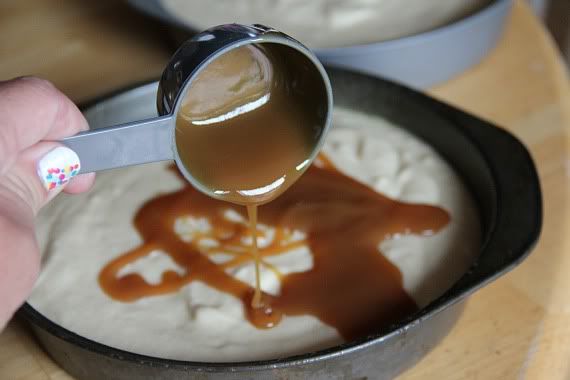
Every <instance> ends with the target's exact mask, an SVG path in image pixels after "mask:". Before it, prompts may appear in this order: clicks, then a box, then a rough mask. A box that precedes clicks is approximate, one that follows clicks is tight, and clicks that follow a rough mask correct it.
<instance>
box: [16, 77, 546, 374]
mask: <svg viewBox="0 0 570 380" xmlns="http://www.w3.org/2000/svg"><path fill="white" fill-rule="evenodd" d="M328 72H329V75H330V78H331V81H332V85H333V92H334V96H335V102H336V104H337V105H338V106H341V107H346V108H350V109H353V110H357V111H359V112H364V113H368V114H371V115H380V116H382V117H383V118H385V119H388V120H389V121H391V122H392V123H394V124H395V125H398V126H400V127H401V128H404V129H406V130H407V131H409V132H411V133H413V134H415V135H416V136H418V137H419V138H421V139H423V140H424V141H426V142H427V143H429V144H431V145H432V146H433V147H434V148H435V149H436V150H437V151H438V152H439V153H440V154H441V155H442V156H443V157H444V158H445V159H446V160H447V161H448V162H449V163H450V164H451V165H452V166H453V167H454V169H455V170H456V172H457V173H459V175H460V176H461V177H462V179H463V181H464V182H465V184H466V185H467V188H468V189H469V190H470V192H471V193H472V195H473V197H474V199H475V200H476V204H477V206H478V209H479V214H480V221H481V227H482V232H483V235H482V236H483V239H482V241H481V247H480V252H479V255H478V257H477V258H476V259H475V261H474V262H473V264H472V265H471V267H470V269H469V270H468V271H467V272H466V273H465V274H464V275H463V276H462V277H461V278H460V279H459V280H458V282H457V283H455V284H454V285H453V286H452V287H451V288H450V289H449V290H447V291H446V292H445V293H444V294H443V295H442V296H441V297H439V298H437V299H435V300H434V301H432V302H431V303H430V304H429V305H428V306H426V307H424V308H423V309H421V310H419V311H418V312H417V313H415V314H414V315H411V316H410V317H408V318H407V319H405V320H402V321H400V322H398V323H396V324H393V325H391V326H389V327H387V328H385V329H384V330H383V331H381V332H379V333H376V334H372V335H369V336H366V337H364V338H362V339H359V340H356V341H351V342H347V343H345V344H343V345H340V346H336V347H332V348H330V349H327V350H323V351H317V352H312V353H307V354H303V355H297V356H291V357H285V358H279V359H275V360H264V361H254V362H236V363H205V362H190V361H178V360H167V359H161V358H155V357H149V356H143V355H138V354H136V353H132V352H126V351H122V350H118V349H115V348H113V347H109V346H105V345H103V344H100V343H97V342H94V341H92V340H89V339H86V338H85V337H81V336H79V335H77V334H75V333H73V332H72V331H69V330H67V329H65V328H64V327H62V326H59V325H57V324H56V323H54V322H52V321H50V320H49V319H48V318H46V317H45V316H43V315H42V314H41V313H40V312H39V311H37V310H35V309H34V308H33V307H32V306H31V305H29V304H25V305H24V306H23V307H22V308H21V309H20V311H19V316H20V317H23V318H25V319H26V320H27V321H28V322H29V323H30V324H31V326H32V328H33V331H34V332H35V334H36V335H37V337H38V339H39V341H40V343H41V344H42V346H43V347H44V348H45V350H46V351H47V352H48V353H49V354H50V355H51V356H52V357H53V358H54V360H55V361H56V362H57V363H59V365H61V366H62V367H63V368H64V369H65V370H66V371H68V372H69V373H70V374H72V375H73V376H76V377H77V378H79V379H120V380H123V379H188V378H196V379H240V380H244V379H303V380H305V379H309V380H317V379H318V380H321V379H323V380H324V379H390V378H392V377H394V376H395V375H396V374H398V373H400V372H402V371H403V370H405V369H406V368H408V367H410V366H411V365H413V364H414V363H416V362H417V361H418V360H419V359H420V358H421V357H422V356H424V355H425V354H426V353H427V352H428V351H429V350H430V349H432V348H433V347H434V346H435V345H436V344H437V343H438V342H439V341H440V340H441V339H442V338H443V337H444V336H445V335H446V334H447V333H448V332H449V330H450V329H451V328H452V326H453V325H454V323H455V321H456V320H457V318H458V316H459V315H460V312H461V310H462V307H463V303H464V301H465V299H466V298H467V296H468V295H469V294H471V293H472V292H474V291H475V290H477V289H478V288H480V287H482V286H484V285H485V284H487V283H488V282H490V281H492V280H493V279H495V278H497V277H499V276H501V275H502V274H504V273H505V272H507V271H508V270H510V269H511V268H513V267H514V266H515V265H516V264H518V263H519V262H520V261H521V260H523V259H524V258H525V257H526V256H527V255H528V254H529V252H530V250H531V248H532V247H533V246H534V244H535V243H536V241H537V239H538V237H539V233H540V228H541V220H542V211H541V210H542V206H541V193H540V187H539V183H538V178H537V174H536V170H535V167H534V165H533V162H532V160H531V158H530V156H529V154H528V152H527V151H526V149H525V148H524V146H523V145H522V144H521V143H520V142H519V141H518V140H516V139H515V138H514V137H513V136H511V135H510V134H509V133H507V132H505V131H504V130H503V129H501V128H498V127H496V126H493V125H491V124H490V123H488V122H485V121H483V120H480V119H478V118H476V117H474V116H471V115H468V114H466V113H464V112H462V111H460V110H457V109H455V108H453V107H451V106H448V105H446V104H443V103H441V102H439V101H437V100H434V99H432V98H430V97H428V96H426V95H423V94H421V93H418V92H416V91H414V90H411V89H409V88H406V87H403V86H401V85H398V84H395V83H393V82H389V81H386V80H383V79H379V78H375V77H372V76H368V75H364V74H359V73H354V72H351V71H347V70H343V69H335V68H329V69H328ZM156 89H157V84H156V83H150V84H146V85H143V86H138V87H135V88H132V89H130V90H126V91H124V92H121V93H119V94H115V95H113V96H110V97H107V98H105V99H103V100H100V101H97V102H95V103H94V104H93V105H91V106H89V107H88V108H87V109H86V112H85V114H86V117H87V118H88V120H89V122H90V124H91V126H92V127H101V126H107V125H111V124H114V123H119V122H126V121H132V120H136V119H144V118H147V117H150V116H153V115H155V114H156V110H155V99H156ZM521 210H524V214H521ZM94 286H95V285H94ZM70 291H72V290H70ZM77 307H81V305H77ZM97 317H98V316H97V315H94V316H93V318H97ZM109 323H112V322H111V321H109ZM118 333H120V332H118ZM140 333H141V334H144V333H145V332H144V331H141V332H140ZM188 344H192V342H188Z"/></svg>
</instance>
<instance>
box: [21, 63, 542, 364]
mask: <svg viewBox="0 0 570 380" xmlns="http://www.w3.org/2000/svg"><path fill="white" fill-rule="evenodd" d="M328 70H329V71H332V72H336V73H340V74H342V75H344V74H347V75H358V76H366V77H367V78H366V79H367V80H369V81H372V82H374V81H379V82H382V84H383V86H388V87H390V88H392V89H394V90H397V91H399V92H404V93H406V95H408V96H409V97H410V98H415V99H416V102H417V103H418V104H420V103H421V104H422V105H424V106H426V107H429V108H430V109H431V110H432V111H433V112H435V113H437V114H438V116H439V117H441V118H444V119H446V120H447V121H450V122H451V123H450V124H451V125H453V126H454V127H455V128H456V129H457V130H458V131H459V132H460V133H461V134H462V135H463V136H464V137H466V138H467V139H468V140H469V142H470V143H471V144H472V145H473V147H474V148H475V149H476V150H477V153H478V154H480V156H481V157H482V158H483V159H484V161H485V163H486V164H487V166H488V168H489V169H490V171H491V176H492V177H493V178H492V179H493V181H494V183H495V185H496V186H499V184H500V182H501V181H500V180H499V178H498V174H497V173H496V170H495V167H494V164H497V161H496V160H497V158H496V157H495V159H494V160H493V158H491V157H490V156H489V151H487V150H486V149H484V146H483V145H482V142H481V140H480V139H478V138H477V137H476V136H473V135H472V133H471V131H470V128H466V127H465V126H461V125H460V123H458V122H457V121H454V120H450V118H449V117H447V116H446V112H444V111H449V110H453V112H454V113H456V114H458V115H460V117H461V118H462V119H463V121H465V120H467V121H471V122H473V123H479V124H481V125H480V126H479V127H481V128H483V129H485V128H491V129H493V130H494V131H493V134H495V135H496V136H500V137H501V138H503V139H506V140H508V143H509V144H512V145H513V146H514V147H516V148H517V149H518V152H517V153H518V154H519V155H521V157H522V160H524V161H525V162H523V163H522V164H523V165H522V166H524V167H525V168H527V169H528V170H529V171H530V172H528V173H526V174H527V175H528V177H529V183H528V186H529V190H528V193H529V194H530V198H531V204H530V207H531V208H532V210H531V211H532V214H531V215H530V216H529V217H530V220H533V221H535V222H534V223H533V225H532V228H530V229H529V230H528V231H527V235H526V239H524V240H523V241H521V242H519V244H518V247H517V248H516V250H513V251H512V252H510V253H511V256H512V258H509V259H507V260H506V261H505V262H504V263H501V264H497V265H495V267H494V268H492V269H491V270H489V269H488V268H484V269H481V268H479V266H480V264H479V259H480V258H481V257H484V256H486V255H490V254H492V253H493V251H492V247H490V243H491V242H493V241H494V240H496V239H497V238H500V235H501V233H502V232H504V231H501V227H500V226H497V225H492V226H491V227H490V229H489V231H488V233H487V237H486V239H485V240H484V242H483V244H482V248H481V249H480V252H479V256H478V257H477V259H475V262H474V263H473V265H472V266H471V267H470V268H469V269H468V271H467V272H466V273H465V274H464V275H463V276H462V277H461V278H460V279H459V280H458V281H457V283H456V284H455V285H453V286H452V287H451V288H450V289H448V290H447V291H446V292H445V293H444V294H443V295H441V296H440V297H438V298H436V299H435V300H433V301H432V302H431V303H429V304H428V305H427V306H425V307H424V308H422V309H421V310H419V311H418V312H416V313H414V314H413V315H410V316H409V317H407V318H405V319H403V320H402V321H400V322H398V323H395V324H393V325H391V326H389V327H387V328H386V329H384V330H382V331H380V332H378V333H374V334H371V335H369V336H366V337H363V338H360V339H357V340H354V341H351V342H346V343H343V344H341V345H337V346H334V347H331V348H327V349H324V350H318V351H315V352H310V353H304V354H299V355H293V356H288V357H283V358H278V359H270V360H259V361H244V362H220V363H211V362H198V361H184V360H173V359H165V358H159V357H152V356H147V355H141V354H136V353H133V352H128V351H124V350H121V349H117V348H113V347H110V346H107V345H105V344H102V343H98V342H95V341H93V340H90V339H88V338H85V337H82V336H80V335H78V334H76V333H74V332H72V331H70V330H67V329H66V328H64V327H62V326H60V325H58V324H57V323H55V322H53V321H51V320H50V319H49V318H47V317H45V316H44V315H42V314H41V313H40V312H39V311H37V310H36V309H34V307H33V306H31V305H30V304H29V303H25V304H24V305H23V306H22V307H21V308H20V310H19V311H18V315H19V316H21V317H22V318H24V319H25V320H27V321H28V322H30V323H32V324H33V325H35V326H37V327H39V328H40V329H43V330H46V331H47V332H49V333H50V334H52V335H54V336H56V337H58V338H60V339H62V340H64V341H67V342H69V343H71V344H73V345H75V346H79V347H81V348H84V349H86V350H89V351H91V352H95V353H98V354H102V355H104V356H108V357H112V358H115V359H118V360H121V361H129V362H134V363H137V364H141V365H147V366H150V367H164V368H170V367H173V368H180V369H186V370H187V369H189V368H191V369H192V370H194V371H200V372H220V371H225V372H227V371H231V372H243V371H256V370H271V369H281V368H287V367H294V366H298V365H306V364H310V363H315V362H319V361H323V360H328V359H333V358H336V357H339V356H344V355H347V354H353V353H357V352H359V351H361V350H365V349H366V348H368V347H370V346H373V345H377V344H379V343H381V342H384V341H386V340H389V339H391V338H392V337H394V336H396V335H400V334H403V333H405V332H406V331H408V330H410V329H413V328H415V327H417V326H418V325H420V324H421V323H422V321H424V320H426V319H429V318H431V317H432V316H434V315H436V314H438V313H440V312H441V311H443V310H444V309H447V308H449V307H450V306H452V305H454V304H456V303H458V302H460V301H461V300H463V299H464V298H466V297H467V296H469V295H470V294H471V293H473V292H475V291H476V290H477V289H479V288H481V287H483V286H485V285H486V284H488V283H489V282H491V281H493V280H494V279H496V278H498V277H500V276H502V275H503V274H505V273H506V272H508V271H510V270H511V269H513V268H514V267H515V266H516V265H518V264H519V263H520V262H521V261H522V260H524V259H525V258H526V257H527V256H528V254H529V253H530V251H531V249H532V248H533V247H534V245H535V244H536V242H537V240H538V236H539V235H540V230H541V224H542V223H541V221H542V206H541V194H540V187H539V182H538V175H537V173H536V170H535V168H534V165H533V162H532V158H531V157H530V154H529V153H528V151H526V149H525V148H524V146H523V145H522V144H521V143H520V141H519V140H518V139H516V138H515V137H514V136H512V135H511V134H509V133H508V132H506V131H505V130H503V129H500V128H496V127H493V126H492V125H491V124H489V123H486V122H484V121H482V120H481V119H478V118H475V117H473V116H470V115H468V114H466V113H463V112H462V111H458V110H457V109H455V108H453V107H451V106H449V105H447V104H444V103H442V102H441V101H438V100H435V99H432V98H430V97H428V96H426V95H423V94H420V93H418V92H416V91H414V90H411V89H409V88H407V87H405V86H403V85H400V84H397V83H394V82H389V81H386V80H384V79H378V78H375V77H371V76H367V75H364V74H350V73H349V72H348V71H346V70H342V69H330V68H329V69H328ZM139 86H140V84H139V85H137V86H132V87H129V88H135V87H139ZM124 91H125V90H124V89H123V90H121V91H117V92H114V95H117V94H119V93H123V92H124ZM108 97H110V96H109V95H107V96H104V97H101V98H100V99H103V98H108ZM100 99H99V100H100ZM89 103H90V104H93V103H94V102H89ZM504 192H505V189H502V188H499V187H498V188H497V189H496V193H498V194H504ZM504 211H505V210H502V209H501V208H500V207H497V210H496V212H495V213H496V215H494V217H493V218H492V219H493V220H494V219H501V218H502V217H503V216H504V215H503V214H509V215H507V216H506V218H507V219H509V218H510V220H513V215H512V214H513V211H511V212H510V213H505V212H504ZM490 250H491V251H490Z"/></svg>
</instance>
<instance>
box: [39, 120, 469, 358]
mask: <svg viewBox="0 0 570 380" xmlns="http://www.w3.org/2000/svg"><path fill="white" fill-rule="evenodd" d="M324 153H325V154H326V155H327V156H328V158H329V159H330V160H331V161H332V162H333V163H334V164H335V166H337V168H338V169H339V170H341V171H342V172H344V173H345V174H347V175H350V176H352V177H354V178H356V179H357V180H359V181H361V182H363V183H365V184H368V185H369V186H370V187H372V188H374V189H376V190H377V191H379V192H381V193H383V194H385V195H387V196H389V197H391V198H394V199H399V200H403V201H407V202H414V203H427V204H431V205H437V206H440V207H442V208H444V209H445V210H447V211H448V212H449V213H450V215H451V222H450V224H449V225H448V226H446V227H445V228H444V229H443V230H442V231H441V232H439V233H438V234H436V235H435V236H431V237H420V236H402V237H397V236H396V237H394V238H393V239H391V240H387V241H383V242H379V243H378V244H379V248H380V247H381V248H382V251H383V252H384V254H385V256H386V257H387V258H388V259H389V260H391V261H392V262H393V263H395V264H396V265H397V266H398V267H399V268H400V269H401V271H402V272H403V278H404V288H405V289H406V290H407V291H408V292H409V293H410V295H411V296H412V297H413V298H414V300H415V301H416V302H417V303H418V305H419V306H420V307H422V306H425V305H426V304H427V303H429V302H430V301H431V300H433V299H434V298H436V297H437V296H439V295H441V294H442V293H443V292H444V291H445V290H446V289H448V288H449V287H450V286H451V285H452V284H453V283H454V281H456V280H457V279H458V278H459V277H460V276H461V275H462V274H463V273H464V272H465V270H466V269H467V268H468V266H469V265H470V263H471V262H472V260H473V259H474V257H475V256H476V255H477V253H478V247H479V242H480V231H479V221H478V217H477V213H476V209H475V206H474V203H473V201H472V199H471V197H470V195H469V193H468V192H467V190H466V189H465V187H464V186H463V184H462V183H461V181H460V179H459V178H458V176H457V175H456V174H455V173H454V172H453V170H452V169H451V168H450V167H449V166H448V165H447V164H446V163H445V162H444V161H443V160H442V159H441V158H440V157H439V156H438V155H437V154H436V152H435V151H434V150H433V149H432V148H430V147H429V146H427V145H426V144H425V143H423V142H422V141H420V140H418V139H417V138H415V137H413V136H412V135H410V134H408V133H407V132H405V131H403V130H402V129H399V128H397V127H395V126H393V125H390V124H389V123H388V122H387V121H385V120H383V119H380V118H378V117H371V116H368V115H365V114H361V113H356V112H353V111H348V110H344V109H336V110H335V113H334V127H333V129H332V130H331V132H330V134H329V136H328V137H327V140H326V142H325V147H324ZM167 166H168V164H165V163H158V164H151V165H144V166H139V167H131V168H128V169H121V170H115V171H110V172H106V173H100V174H99V175H98V179H97V183H96V185H95V188H94V189H93V190H92V191H91V192H90V193H88V194H85V195H80V196H73V197H70V196H60V197H58V199H57V200H56V201H54V202H53V203H52V204H51V205H49V206H48V207H47V208H46V209H44V210H43V211H42V212H41V214H40V216H39V219H38V234H39V239H40V242H41V246H42V251H43V270H42V273H41V275H40V278H39V281H38V283H37V285H36V287H35V289H34V292H33V294H32V296H31V297H30V300H29V302H30V303H31V304H32V306H34V307H35V308H37V309H38V310H39V311H40V312H41V313H43V314H44V315H46V316H47V317H48V318H50V319H52V320H53V321H54V322H56V323H58V324H60V325H62V326H63V327H65V328H67V329H69V330H71V331H73V332H75V333H77V334H79V335H82V336H85V337H87V338H90V339H92V340H95V341H97V342H100V343H104V344H107V345H109V346H113V347H117V348H120V349H124V350H128V351H132V352H135V353H140V354H146V355H150V356H156V357H163V358H170V359H181V360H196V361H208V362H224V361H245V360H256V359H270V358H277V357H282V356H289V355H292V354H300V353H303V352H307V351H312V350H315V349H319V348H325V347H330V346H331V345H334V344H336V343H339V342H341V341H342V339H341V337H340V335H339V334H338V333H337V331H336V330H335V329H334V328H332V327H330V326H327V325H325V324H323V323H322V322H320V321H319V320H318V319H316V318H315V317H312V316H300V317H285V318H284V320H283V321H282V322H281V323H280V324H279V325H278V326H277V327H275V328H273V329H269V330H258V329H256V328H254V327H253V326H252V325H251V324H250V323H249V322H248V321H247V320H246V319H245V318H244V314H243V309H242V304H241V302H240V300H238V299H235V298H233V297H232V296H230V295H227V294H225V293H221V292H219V291H217V290H215V289H212V288H210V287H208V286H206V285H205V284H203V283H201V282H192V283H190V284H189V285H186V286H185V287H183V288H182V290H181V291H179V292H177V293H174V294H169V295H163V296H155V297H148V298H144V299H141V300H139V301H136V302H132V303H123V302H118V301H115V300H113V299H111V298H109V297H108V296H107V295H106V294H105V293H103V291H102V290H101V288H100V287H99V285H98V282H97V277H98V275H99V272H100V270H101V269H102V268H103V267H104V266H105V264H106V263H107V262H109V261H110V260H112V259H114V258H116V257H117V256H119V255H120V254H122V253H123V252H126V251H128V250H130V249H132V248H134V247H136V246H138V245H139V244H140V243H141V239H140V237H139V235H138V233H137V232H136V231H135V229H134V227H133V224H132V221H133V217H134V215H135V213H136V212H137V210H138V209H139V208H140V207H141V205H142V204H143V203H144V202H145V201H146V200H148V199H151V198H153V197H154V196H156V195H157V194H160V193H167V192H172V191H174V190H176V189H179V188H180V187H181V186H182V182H181V180H180V179H179V178H178V177H177V176H176V175H175V174H174V173H173V172H172V171H171V170H167ZM262 210H263V209H261V211H262ZM227 217H228V218H233V219H235V220H236V221H238V222H239V220H240V219H239V218H240V216H239V215H236V214H233V213H228V214H227ZM243 223H246V221H245V220H243ZM172 228H173V229H175V231H176V232H177V233H178V234H179V235H180V236H181V237H182V238H183V239H186V240H191V239H192V235H193V234H194V233H196V232H198V231H202V232H203V231H207V230H208V228H209V224H208V221H207V220H200V219H195V218H192V217H186V218H179V219H178V220H177V221H176V222H175V223H174V225H173V226H172ZM261 228H262V229H264V230H265V231H266V232H267V233H266V239H268V240H267V241H263V240H262V239H260V246H262V247H263V245H265V244H267V243H268V241H269V240H270V239H271V226H261ZM302 237H303V236H302V233H301V232H298V238H302ZM205 244H208V242H205ZM210 244H215V242H210ZM379 254H380V253H379ZM212 259H213V260H215V261H217V262H223V261H224V260H228V257H227V256H226V255H223V254H220V255H217V256H214V257H213V258H212ZM267 261H269V262H270V263H271V264H273V265H274V266H275V267H276V268H277V269H278V270H279V271H280V272H281V273H284V274H287V273H293V272H302V271H306V270H309V269H310V268H311V267H312V265H313V261H312V256H311V254H310V251H309V249H308V248H307V247H303V248H300V249H296V250H294V251H290V252H287V253H285V254H282V255H280V256H276V257H269V258H267ZM168 269H170V270H175V271H180V270H183V269H182V268H180V267H178V266H177V264H176V263H175V262H173V261H172V259H170V257H169V256H167V255H166V254H164V253H162V252H160V251H155V252H152V253H151V254H150V255H149V256H147V257H144V258H142V259H139V260H137V261H135V262H133V263H131V264H130V265H129V266H127V267H125V268H124V269H123V271H122V272H121V273H120V275H125V274H127V273H139V274H141V275H142V276H143V277H144V278H145V280H146V281H147V282H149V283H157V282H159V281H160V278H161V275H162V273H163V272H164V271H165V270H168ZM230 270H231V272H230V273H231V274H232V275H234V276H235V277H237V278H238V279H240V280H242V281H244V282H247V283H249V284H251V285H253V283H254V270H253V265H252V264H251V262H250V263H249V264H247V265H244V266H241V267H236V268H232V269H230ZM262 288H263V290H264V291H266V292H268V293H272V294H278V293H279V291H280V283H279V280H278V278H277V277H276V276H275V275H274V274H273V272H271V271H269V270H267V268H264V267H262ZM331 296H334V295H331Z"/></svg>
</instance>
